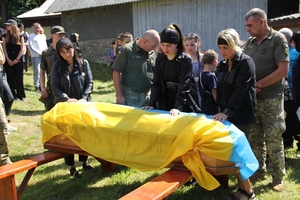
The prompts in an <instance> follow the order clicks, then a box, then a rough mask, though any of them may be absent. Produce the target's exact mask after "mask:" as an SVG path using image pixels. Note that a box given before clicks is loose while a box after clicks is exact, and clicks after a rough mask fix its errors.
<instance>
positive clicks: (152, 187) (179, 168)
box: [44, 142, 238, 200]
mask: <svg viewBox="0 0 300 200" xmlns="http://www.w3.org/2000/svg"><path fill="white" fill-rule="evenodd" d="M44 148H45V149H49V150H52V151H60V152H65V153H73V154H74V153H75V154H81V155H87V156H90V154H89V153H87V152H86V151H84V150H82V149H80V148H79V147H78V146H68V145H62V144H55V143H49V142H46V143H44ZM201 157H202V158H203V159H205V160H206V161H207V162H205V165H206V170H207V171H208V172H209V173H210V174H212V175H213V176H214V177H215V178H216V179H217V180H218V181H219V182H220V184H221V185H222V186H223V187H225V188H227V187H228V175H229V174H235V173H237V171H238V170H237V168H236V167H234V166H232V165H230V166H229V165H228V164H227V166H226V165H225V166H223V167H210V166H212V162H214V161H215V160H213V159H211V158H209V157H207V155H205V154H201ZM96 159H97V160H98V161H99V162H100V163H101V169H102V170H103V171H114V170H115V164H114V163H111V162H108V161H105V160H103V159H100V158H96ZM180 160H181V158H180V159H178V160H175V161H174V162H173V163H171V164H170V165H169V166H167V168H170V169H168V170H167V171H166V172H164V173H162V174H161V175H159V176H157V177H155V178H154V179H152V180H150V181H149V182H147V183H145V184H144V185H142V186H140V187H139V188H137V189H135V190H133V191H132V192H130V193H128V194H127V195H125V196H123V197H122V198H120V200H135V199H136V200H138V199H140V200H150V199H151V200H152V199H155V200H158V199H165V198H166V197H167V196H169V195H170V194H172V193H173V192H174V191H175V190H176V189H178V188H179V187H180V186H182V185H184V184H185V183H187V182H188V181H190V180H191V179H192V174H191V172H190V171H189V170H188V169H187V168H186V167H185V166H184V164H183V163H182V161H180ZM220 162H222V161H220Z"/></svg>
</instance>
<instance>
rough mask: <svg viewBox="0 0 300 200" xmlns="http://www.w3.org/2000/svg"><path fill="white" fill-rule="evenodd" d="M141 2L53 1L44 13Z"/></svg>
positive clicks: (108, 0)
mask: <svg viewBox="0 0 300 200" xmlns="http://www.w3.org/2000/svg"><path fill="white" fill-rule="evenodd" d="M137 1H142V0H127V1H126V0H55V1H54V3H53V4H52V5H51V6H50V7H49V8H48V10H47V11H46V13H51V12H63V11H71V10H80V9H87V8H94V7H102V6H110V5H117V4H125V3H131V2H137Z"/></svg>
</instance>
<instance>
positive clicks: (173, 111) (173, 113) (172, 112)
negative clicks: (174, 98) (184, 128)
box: [170, 108, 180, 117]
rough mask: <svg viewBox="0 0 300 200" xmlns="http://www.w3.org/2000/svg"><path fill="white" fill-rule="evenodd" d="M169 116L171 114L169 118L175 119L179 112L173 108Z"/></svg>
mask: <svg viewBox="0 0 300 200" xmlns="http://www.w3.org/2000/svg"><path fill="white" fill-rule="evenodd" d="M170 114H171V116H174V117H176V116H178V115H180V111H179V110H178V109H175V108H173V109H172V110H170Z"/></svg>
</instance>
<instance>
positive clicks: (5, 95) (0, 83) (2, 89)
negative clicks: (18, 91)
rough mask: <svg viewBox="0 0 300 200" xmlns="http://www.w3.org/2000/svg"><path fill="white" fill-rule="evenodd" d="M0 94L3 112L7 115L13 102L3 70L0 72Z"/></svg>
mask: <svg viewBox="0 0 300 200" xmlns="http://www.w3.org/2000/svg"><path fill="white" fill-rule="evenodd" d="M0 94H1V97H2V101H3V104H4V108H5V114H6V116H8V115H9V114H10V111H11V107H12V104H13V102H14V96H13V94H12V92H11V90H10V87H9V84H8V82H7V81H6V74H5V72H4V70H2V71H1V72H0Z"/></svg>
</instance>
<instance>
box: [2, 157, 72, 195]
mask: <svg viewBox="0 0 300 200" xmlns="http://www.w3.org/2000/svg"><path fill="white" fill-rule="evenodd" d="M67 155H69V154H68V153H62V152H52V151H48V152H45V153H42V154H39V155H36V156H33V157H30V158H26V159H23V160H19V161H16V162H14V163H11V164H7V165H4V166H1V167H0V194H1V199H5V200H15V199H19V198H20V197H21V195H22V193H23V191H24V190H25V188H26V186H27V184H28V181H29V180H30V178H31V176H32V174H33V172H34V170H35V168H36V167H37V166H39V165H43V164H45V163H49V162H52V161H54V160H57V159H60V158H63V157H65V156H67ZM26 170H27V173H26V175H25V177H24V178H23V180H22V182H21V184H20V186H19V187H18V188H17V187H16V180H15V174H17V173H19V172H23V171H26Z"/></svg>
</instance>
